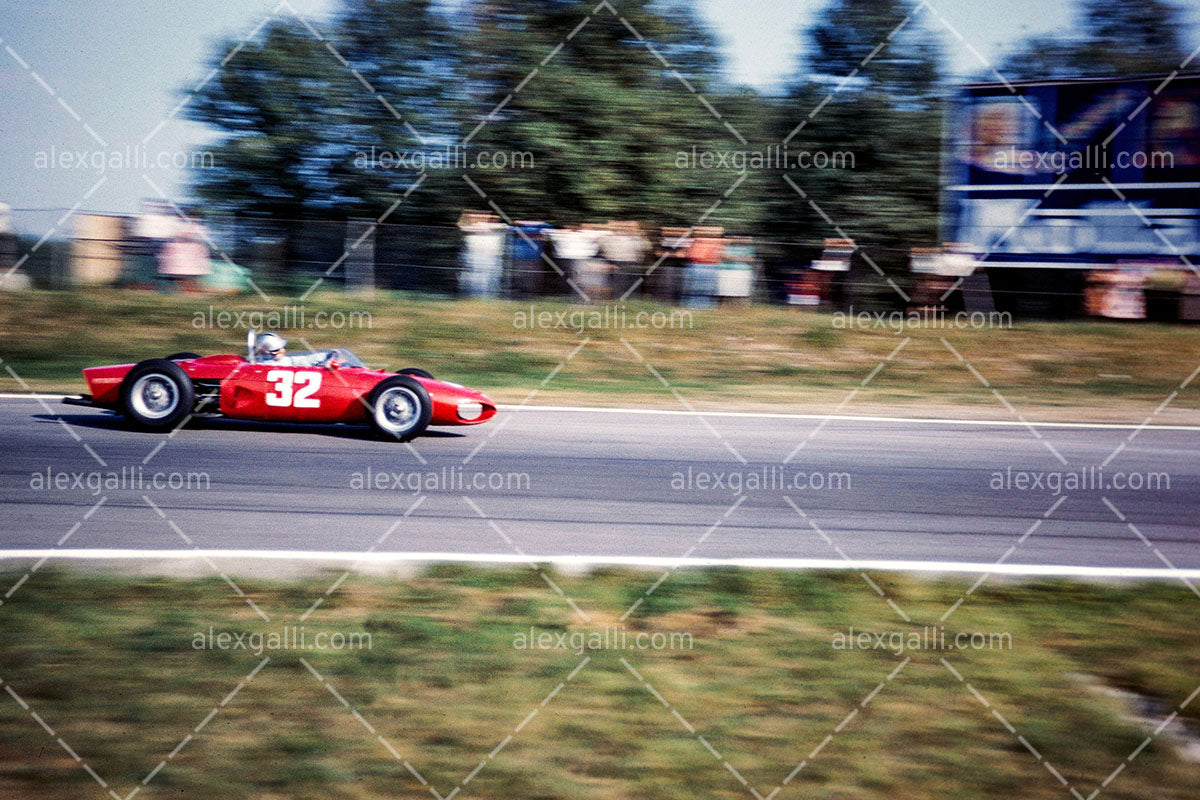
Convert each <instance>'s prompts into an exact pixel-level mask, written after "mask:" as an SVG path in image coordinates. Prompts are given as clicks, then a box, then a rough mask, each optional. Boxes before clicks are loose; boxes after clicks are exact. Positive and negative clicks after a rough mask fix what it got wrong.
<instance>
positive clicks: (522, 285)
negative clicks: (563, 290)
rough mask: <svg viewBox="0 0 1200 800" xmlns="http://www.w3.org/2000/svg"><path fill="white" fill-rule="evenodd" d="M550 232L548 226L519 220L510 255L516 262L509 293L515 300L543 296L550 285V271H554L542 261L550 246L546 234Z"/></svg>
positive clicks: (512, 269)
mask: <svg viewBox="0 0 1200 800" xmlns="http://www.w3.org/2000/svg"><path fill="white" fill-rule="evenodd" d="M549 228H550V225H548V224H547V223H545V222H530V221H527V220H517V221H516V222H514V223H513V224H512V226H511V231H512V235H511V236H510V237H509V255H510V256H511V258H512V264H511V267H510V275H509V293H510V294H511V295H512V296H513V297H518V298H529V297H536V296H538V295H540V294H542V293H543V284H545V283H547V279H548V277H549V276H547V275H546V274H545V273H546V272H547V271H550V272H553V269H552V268H551V267H550V265H549V264H547V263H546V262H545V261H544V260H543V259H542V251H543V250H544V249H545V246H546V237H545V232H546V231H547V230H548V229H549Z"/></svg>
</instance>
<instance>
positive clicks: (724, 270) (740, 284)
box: [717, 236, 756, 304]
mask: <svg viewBox="0 0 1200 800" xmlns="http://www.w3.org/2000/svg"><path fill="white" fill-rule="evenodd" d="M755 264H756V261H755V256H754V242H753V240H752V239H751V238H750V237H748V236H733V237H730V238H729V239H727V240H726V242H725V248H724V250H723V252H722V255H721V267H720V269H719V270H718V271H717V295H718V296H719V297H720V298H721V303H722V304H726V303H746V302H748V301H749V300H750V294H751V292H752V291H753V290H754V273H755Z"/></svg>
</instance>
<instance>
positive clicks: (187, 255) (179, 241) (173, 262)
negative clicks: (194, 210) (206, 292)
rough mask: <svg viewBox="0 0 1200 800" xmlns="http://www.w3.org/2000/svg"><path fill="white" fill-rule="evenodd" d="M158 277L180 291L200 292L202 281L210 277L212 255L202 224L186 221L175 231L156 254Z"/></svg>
mask: <svg viewBox="0 0 1200 800" xmlns="http://www.w3.org/2000/svg"><path fill="white" fill-rule="evenodd" d="M159 273H160V274H161V275H164V276H166V277H167V278H169V279H170V280H172V281H174V282H175V285H176V286H178V287H179V288H180V289H181V290H182V291H186V292H198V291H200V289H201V284H202V281H203V280H204V279H205V278H207V277H208V276H209V275H210V274H211V273H212V254H211V253H210V252H209V249H208V236H207V235H206V233H205V231H204V229H203V227H202V223H200V222H195V221H192V220H188V221H186V222H183V223H182V224H181V225H179V226H177V227H176V229H175V235H174V236H173V237H172V238H171V240H170V241H168V242H167V243H166V244H165V245H163V248H162V251H161V253H160V254H159Z"/></svg>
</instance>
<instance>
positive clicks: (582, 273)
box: [547, 226, 603, 297]
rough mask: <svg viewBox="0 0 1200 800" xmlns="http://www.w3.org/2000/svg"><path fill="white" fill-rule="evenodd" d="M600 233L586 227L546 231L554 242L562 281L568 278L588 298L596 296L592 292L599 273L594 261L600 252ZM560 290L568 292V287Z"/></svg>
mask: <svg viewBox="0 0 1200 800" xmlns="http://www.w3.org/2000/svg"><path fill="white" fill-rule="evenodd" d="M600 233H603V232H602V231H597V230H595V229H594V228H591V227H588V226H583V227H576V228H567V229H565V230H555V231H547V235H549V237H550V240H551V241H552V242H554V255H555V259H556V263H557V264H558V266H559V268H560V269H562V271H563V273H564V281H565V280H566V279H568V278H569V279H570V280H571V281H573V282H574V283H575V285H576V286H578V287H579V289H580V290H581V291H583V292H585V293H586V294H587V295H588V296H589V297H595V296H596V295H595V294H593V291H592V290H593V289H595V288H596V281H597V273H598V272H599V270H598V269H597V265H596V263H595V261H596V254H597V253H599V251H600V236H599V234H600ZM562 289H564V290H566V291H570V289H569V286H563V287H562ZM562 293H564V292H559V294H562Z"/></svg>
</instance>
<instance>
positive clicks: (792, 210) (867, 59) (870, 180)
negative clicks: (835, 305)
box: [766, 0, 943, 248]
mask: <svg viewBox="0 0 1200 800" xmlns="http://www.w3.org/2000/svg"><path fill="white" fill-rule="evenodd" d="M912 12H913V6H912V4H911V3H910V2H908V0H833V2H832V3H831V5H830V6H829V7H828V9H827V10H826V11H825V13H823V14H822V15H821V19H820V21H818V22H817V23H816V24H815V25H814V26H813V27H812V28H811V29H809V30H808V31H806V32H804V34H803V36H804V39H805V42H806V46H805V48H804V53H805V57H804V59H803V61H802V63H801V64H800V66H799V69H798V73H799V74H797V75H796V77H795V78H794V79H793V83H792V86H791V88H790V90H789V91H788V93H787V96H786V97H785V98H784V99H783V100H782V101H781V102H780V103H779V104H778V116H777V119H776V123H775V133H776V135H777V136H778V137H779V139H786V140H787V141H788V146H789V149H790V150H791V151H792V152H799V151H806V150H807V151H813V152H825V153H827V154H834V153H849V154H851V155H852V162H851V161H850V159H847V163H843V165H842V167H841V168H830V169H797V170H792V171H791V172H790V173H789V177H790V178H791V180H793V181H794V182H795V183H796V185H797V186H799V187H800V188H801V189H802V190H803V191H804V192H805V194H806V195H807V198H802V197H801V196H799V195H798V193H797V192H795V191H794V190H793V189H792V188H791V187H789V186H787V185H786V184H782V183H780V184H777V185H776V186H775V187H774V188H773V189H772V192H771V201H770V205H769V208H768V209H767V211H766V213H767V223H766V227H768V228H770V229H772V230H774V231H777V232H778V233H779V234H780V235H781V236H786V237H788V238H791V239H797V240H805V241H810V242H820V240H821V239H823V238H825V237H830V236H838V232H837V228H835V227H834V225H836V226H837V227H838V228H840V229H841V230H842V231H844V232H845V233H847V234H848V235H849V236H850V237H851V238H853V239H855V240H856V241H857V242H858V243H859V244H862V245H886V246H892V247H897V248H908V247H912V246H916V245H927V244H930V243H933V242H934V241H935V240H936V235H937V219H938V192H939V178H940V175H939V172H940V161H941V128H942V114H943V101H942V99H941V98H942V91H943V86H942V82H941V54H940V52H939V50H938V48H937V46H936V45H934V44H933V43H932V42H933V37H932V36H931V35H930V34H929V31H928V30H927V29H925V28H923V27H922V26H921V24H920V22H919V18H912V19H909V21H908V22H907V23H905V22H904V21H905V20H906V19H908V18H909V17H910V16H911V15H912ZM902 23H904V24H903V25H902ZM809 200H811V204H810V202H809ZM813 204H815V206H816V207H817V208H814V207H813ZM818 209H819V210H818ZM823 215H824V216H823ZM825 216H827V217H828V218H829V219H830V220H832V221H833V225H831V224H830V223H829V221H827V220H826V219H825Z"/></svg>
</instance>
